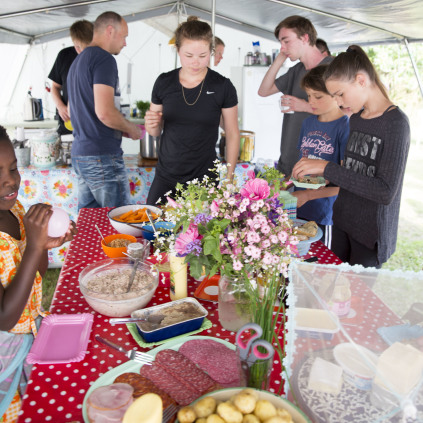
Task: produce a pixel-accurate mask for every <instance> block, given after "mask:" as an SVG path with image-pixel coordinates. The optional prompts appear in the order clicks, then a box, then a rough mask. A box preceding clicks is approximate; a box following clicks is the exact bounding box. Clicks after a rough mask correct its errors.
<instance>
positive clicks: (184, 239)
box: [175, 223, 202, 256]
mask: <svg viewBox="0 0 423 423" xmlns="http://www.w3.org/2000/svg"><path fill="white" fill-rule="evenodd" d="M201 238H202V236H200V235H199V234H198V229H197V226H196V225H193V224H192V223H191V224H190V225H189V228H188V229H187V230H186V232H181V233H180V234H179V235H178V237H177V238H176V241H175V251H176V252H177V253H178V254H179V255H180V256H184V255H187V254H188V251H187V246H188V244H190V243H191V242H193V241H195V240H196V239H201Z"/></svg>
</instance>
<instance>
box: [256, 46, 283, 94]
mask: <svg viewBox="0 0 423 423" xmlns="http://www.w3.org/2000/svg"><path fill="white" fill-rule="evenodd" d="M285 60H286V56H285V54H284V53H282V52H280V53H279V54H278V55H277V56H276V58H275V60H274V61H273V63H272V64H271V66H270V67H269V69H268V71H267V72H266V75H264V78H263V81H261V84H260V87H259V90H258V95H259V96H260V97H268V96H269V95H272V94H276V93H277V92H279V91H280V90H279V89H278V87H277V86H276V85H275V80H276V75H277V74H278V72H279V69H280V68H281V67H282V65H283V64H284V62H285Z"/></svg>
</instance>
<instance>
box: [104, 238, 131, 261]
mask: <svg viewBox="0 0 423 423" xmlns="http://www.w3.org/2000/svg"><path fill="white" fill-rule="evenodd" d="M114 239H125V240H128V241H130V242H131V243H134V242H137V239H136V238H135V237H134V236H132V235H125V234H115V235H109V236H106V237H104V240H103V239H102V240H101V247H102V248H103V251H104V254H106V256H107V257H110V258H117V257H125V254H124V253H126V249H127V247H126V246H125V247H110V246H109V244H110V243H111V242H112V241H113V240H114Z"/></svg>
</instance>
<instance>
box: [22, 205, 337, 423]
mask: <svg viewBox="0 0 423 423" xmlns="http://www.w3.org/2000/svg"><path fill="white" fill-rule="evenodd" d="M108 210H109V209H106V208H102V209H82V210H81V211H80V213H79V216H78V230H79V233H78V235H77V236H76V237H75V239H74V240H73V241H72V242H71V244H70V248H69V252H68V254H67V256H66V259H65V263H64V266H63V268H62V271H61V273H60V277H59V281H58V284H57V288H56V292H55V295H54V298H53V302H52V307H51V310H50V311H51V312H52V313H57V314H75V313H91V314H93V316H94V322H93V325H92V330H91V334H90V340H89V344H88V351H87V354H86V355H85V357H84V359H83V360H82V361H80V362H73V363H66V364H36V365H34V367H33V370H32V373H31V378H30V381H29V383H28V388H27V391H26V394H25V396H24V402H23V405H22V410H21V414H20V418H19V422H20V423H22V422H25V423H30V422H31V423H39V422H55V423H66V422H83V417H82V403H83V400H84V397H85V394H86V393H87V391H88V389H89V388H90V386H91V385H92V384H93V383H94V382H95V381H96V380H97V379H98V378H99V377H100V376H101V375H103V374H105V373H106V372H108V371H109V370H111V369H113V368H114V367H116V366H118V365H120V364H122V363H125V362H126V361H127V359H126V358H125V356H124V355H123V354H121V353H119V352H117V351H113V350H111V349H110V348H107V347H105V346H104V345H102V344H99V343H98V342H97V341H96V340H95V335H101V336H103V337H105V338H107V339H110V340H112V341H114V342H116V343H118V344H119V345H121V346H123V347H124V348H126V349H132V348H136V347H137V344H136V342H135V341H134V339H133V338H132V335H131V334H130V332H129V330H128V329H127V327H126V325H116V326H111V325H110V324H109V318H108V317H106V316H103V315H101V314H99V313H97V312H95V311H94V310H93V309H92V308H91V307H90V306H89V305H88V304H87V302H86V301H85V299H84V297H83V296H82V294H81V292H80V290H79V285H78V276H79V273H80V272H81V271H82V269H84V268H85V267H86V266H87V265H88V264H90V263H93V262H96V261H98V260H102V259H105V258H107V257H106V256H105V254H104V253H103V251H102V249H101V247H100V239H99V235H98V233H97V231H96V230H95V227H94V225H95V224H97V225H98V226H99V228H100V230H101V232H102V233H103V234H104V235H109V234H112V233H114V229H113V227H112V226H111V225H110V223H109V221H108V219H107V211H108ZM310 253H311V254H312V255H314V256H317V257H318V258H319V263H325V264H327V263H334V264H339V263H340V260H339V259H338V258H337V257H336V256H335V255H334V254H333V253H332V252H331V251H330V250H328V249H327V248H326V247H325V246H324V245H323V244H322V243H321V242H316V243H314V244H312V247H311V250H310ZM160 279H162V278H160ZM197 286H198V282H196V281H195V280H193V279H191V278H190V279H189V286H188V295H189V296H193V294H194V291H195V289H196V288H197ZM169 300H170V298H169V286H168V282H167V284H166V283H163V282H161V283H160V284H159V287H158V288H157V290H156V293H155V295H154V297H153V299H152V300H151V302H150V303H149V306H153V305H156V304H161V303H164V302H168V301H169ZM201 303H202V305H203V306H204V307H205V308H206V309H207V311H208V313H209V314H208V316H207V318H208V319H209V320H210V321H211V322H212V327H211V328H210V329H206V330H204V331H203V332H200V333H198V334H197V335H202V336H212V337H215V338H220V339H223V340H226V341H229V342H231V343H234V341H235V333H234V332H230V331H227V330H225V329H223V328H222V326H221V325H220V323H219V316H218V312H217V303H213V302H210V301H202V302H201ZM144 351H147V350H146V349H144ZM280 385H281V366H280V363H279V362H278V361H277V360H275V362H274V368H273V372H272V379H271V385H270V391H272V392H277V391H278V390H279V388H280Z"/></svg>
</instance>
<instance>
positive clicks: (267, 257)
mask: <svg viewBox="0 0 423 423" xmlns="http://www.w3.org/2000/svg"><path fill="white" fill-rule="evenodd" d="M263 263H264V264H272V254H271V253H269V252H268V251H267V252H266V253H265V254H264V257H263Z"/></svg>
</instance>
